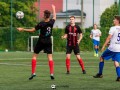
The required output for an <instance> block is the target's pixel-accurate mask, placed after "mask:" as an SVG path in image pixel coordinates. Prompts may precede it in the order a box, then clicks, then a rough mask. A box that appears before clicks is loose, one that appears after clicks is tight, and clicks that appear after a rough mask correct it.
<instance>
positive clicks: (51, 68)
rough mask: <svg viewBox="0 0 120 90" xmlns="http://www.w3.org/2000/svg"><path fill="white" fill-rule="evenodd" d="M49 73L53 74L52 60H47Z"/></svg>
mask: <svg viewBox="0 0 120 90" xmlns="http://www.w3.org/2000/svg"><path fill="white" fill-rule="evenodd" d="M49 68H50V75H53V74H54V61H53V60H49Z"/></svg>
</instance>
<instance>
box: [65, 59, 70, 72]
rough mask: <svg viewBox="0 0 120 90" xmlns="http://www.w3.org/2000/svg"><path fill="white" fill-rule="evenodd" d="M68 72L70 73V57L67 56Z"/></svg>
mask: <svg viewBox="0 0 120 90" xmlns="http://www.w3.org/2000/svg"><path fill="white" fill-rule="evenodd" d="M66 69H67V72H66V74H70V59H68V58H66Z"/></svg>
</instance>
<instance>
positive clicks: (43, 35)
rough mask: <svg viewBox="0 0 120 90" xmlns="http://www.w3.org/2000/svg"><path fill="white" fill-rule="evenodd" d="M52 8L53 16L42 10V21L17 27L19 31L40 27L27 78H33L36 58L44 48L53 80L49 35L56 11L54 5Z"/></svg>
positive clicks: (35, 29)
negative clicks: (25, 26)
mask: <svg viewBox="0 0 120 90" xmlns="http://www.w3.org/2000/svg"><path fill="white" fill-rule="evenodd" d="M52 10H53V18H52V19H50V14H51V12H50V11H48V10H45V11H44V21H41V22H40V23H39V24H38V25H36V26H35V28H32V29H24V28H17V29H18V30H19V31H26V32H35V31H37V30H39V29H40V36H39V39H38V42H37V44H36V46H35V48H34V54H33V57H32V64H31V65H32V75H31V77H30V78H29V80H31V79H33V78H34V77H35V76H36V74H35V71H36V59H37V56H38V54H39V52H40V51H41V50H44V51H45V52H46V53H47V57H48V61H49V67H50V77H51V79H52V80H53V79H54V75H53V74H54V62H53V58H52V42H51V38H50V37H51V35H52V28H53V25H54V22H55V20H56V11H55V6H54V5H52Z"/></svg>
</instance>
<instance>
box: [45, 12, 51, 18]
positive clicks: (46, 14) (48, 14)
mask: <svg viewBox="0 0 120 90" xmlns="http://www.w3.org/2000/svg"><path fill="white" fill-rule="evenodd" d="M50 15H51V12H50V11H48V10H45V11H44V17H45V18H50Z"/></svg>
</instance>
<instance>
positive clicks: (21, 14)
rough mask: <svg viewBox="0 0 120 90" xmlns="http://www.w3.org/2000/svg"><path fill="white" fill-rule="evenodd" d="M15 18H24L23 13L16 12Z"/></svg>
mask: <svg viewBox="0 0 120 90" xmlns="http://www.w3.org/2000/svg"><path fill="white" fill-rule="evenodd" d="M16 18H18V19H22V18H24V13H23V12H22V11H18V12H17V13H16Z"/></svg>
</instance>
